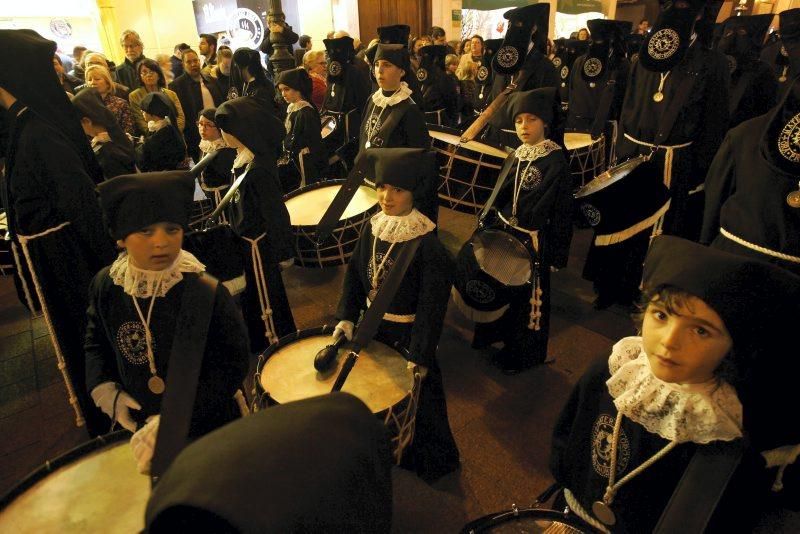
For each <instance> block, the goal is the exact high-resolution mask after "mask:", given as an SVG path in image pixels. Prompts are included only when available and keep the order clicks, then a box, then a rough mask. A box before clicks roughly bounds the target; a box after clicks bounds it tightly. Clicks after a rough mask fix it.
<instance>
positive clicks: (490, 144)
mask: <svg viewBox="0 0 800 534" xmlns="http://www.w3.org/2000/svg"><path fill="white" fill-rule="evenodd" d="M426 126H427V127H428V131H434V132H441V133H446V134H450V135H455V136H456V137H457V138H459V139H460V138H461V136H462V135H464V132H461V131H459V130H457V129H456V128H450V127H449V126H442V125H439V124H427V125H426ZM469 142H470V143H478V144H479V145H486V146H488V147H491V148H494V149H495V150H499V151H500V152H505V153H506V156H508V155H509V154H513V153H514V151H513V150H512V149H511V148H509V147H507V146H505V145H503V144H501V143H495V142H493V141H486V140H481V141H477V140H475V139H473V140H471V141H469ZM498 157H499V156H498Z"/></svg>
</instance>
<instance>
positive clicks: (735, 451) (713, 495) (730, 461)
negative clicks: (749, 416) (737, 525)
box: [654, 439, 744, 534]
mask: <svg viewBox="0 0 800 534" xmlns="http://www.w3.org/2000/svg"><path fill="white" fill-rule="evenodd" d="M743 452H744V441H743V440H740V439H737V440H734V441H723V442H714V443H711V444H709V445H704V446H702V447H699V448H698V449H697V451H696V452H695V453H694V456H692V459H691V461H690V462H689V465H688V466H687V467H686V471H684V473H683V476H682V477H681V479H680V481H679V482H678V486H677V487H676V488H675V491H674V492H673V494H672V497H671V498H670V500H669V502H668V503H667V507H666V508H665V509H664V512H663V513H662V514H661V518H660V519H659V520H658V524H657V525H656V528H655V530H654V532H655V533H656V534H667V533H670V532H704V531H705V529H706V526H707V525H708V522H709V520H710V519H711V516H712V515H713V513H714V510H715V509H716V507H717V503H719V500H720V498H721V497H722V494H723V492H724V491H725V488H726V487H727V486H728V482H729V481H730V479H731V477H732V476H733V473H734V471H736V468H737V467H738V466H739V463H740V462H741V460H742V454H743Z"/></svg>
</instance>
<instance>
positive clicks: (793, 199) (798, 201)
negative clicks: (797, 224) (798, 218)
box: [786, 191, 800, 208]
mask: <svg viewBox="0 0 800 534" xmlns="http://www.w3.org/2000/svg"><path fill="white" fill-rule="evenodd" d="M786 203H787V204H789V206H791V207H792V208H800V191H792V192H791V193H789V194H788V195H786Z"/></svg>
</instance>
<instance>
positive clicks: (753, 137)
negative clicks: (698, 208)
mask: <svg viewBox="0 0 800 534" xmlns="http://www.w3.org/2000/svg"><path fill="white" fill-rule="evenodd" d="M770 118H771V115H762V116H760V117H756V118H755V119H751V120H749V121H746V122H743V123H742V124H740V125H739V126H737V127H736V128H734V129H732V130H731V131H730V132H728V135H727V136H726V137H725V141H724V142H723V143H722V146H721V147H720V149H719V151H718V152H717V155H716V156H715V157H714V161H713V162H712V164H711V168H710V169H709V171H708V176H707V177H706V206H705V213H704V217H703V231H702V234H701V237H700V242H701V243H705V244H711V245H712V246H713V247H714V248H720V249H722V250H727V251H729V252H733V253H736V254H742V255H745V256H750V257H753V258H756V259H760V260H762V261H767V262H770V263H774V264H776V265H779V266H781V267H783V268H785V269H788V270H790V271H793V272H795V273H797V274H800V263H796V262H791V261H786V260H782V259H779V258H775V257H773V256H770V255H767V254H763V253H761V252H757V251H755V250H753V249H751V248H748V247H746V246H743V245H740V244H738V243H736V242H734V241H732V240H730V239H728V238H727V237H725V236H723V235H721V234H720V233H719V231H720V228H725V230H727V231H728V232H730V233H731V234H733V235H735V236H737V237H739V238H742V239H744V240H745V241H748V242H750V243H753V244H756V245H759V246H762V247H765V248H768V249H770V250H773V251H777V252H781V253H783V254H788V255H790V256H795V257H800V209H798V208H792V207H791V206H789V205H788V204H787V203H786V195H787V194H789V193H790V192H792V191H797V190H798V185H797V182H798V177H797V175H793V174H788V173H787V172H785V171H783V170H781V169H780V168H779V167H777V166H776V165H773V164H771V163H770V161H769V160H768V159H767V157H765V154H764V153H763V152H762V151H761V150H760V147H759V144H760V142H761V139H762V136H763V134H764V131H765V130H766V128H767V125H768V123H769V120H770Z"/></svg>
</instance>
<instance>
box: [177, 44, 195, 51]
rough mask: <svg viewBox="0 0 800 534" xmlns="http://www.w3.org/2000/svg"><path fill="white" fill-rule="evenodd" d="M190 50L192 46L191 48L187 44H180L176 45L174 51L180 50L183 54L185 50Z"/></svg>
mask: <svg viewBox="0 0 800 534" xmlns="http://www.w3.org/2000/svg"><path fill="white" fill-rule="evenodd" d="M190 48H191V46H189V45H188V44H186V43H178V44H176V45H175V48H173V50H180V51H181V52H183V51H184V50H188V49H190Z"/></svg>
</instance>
